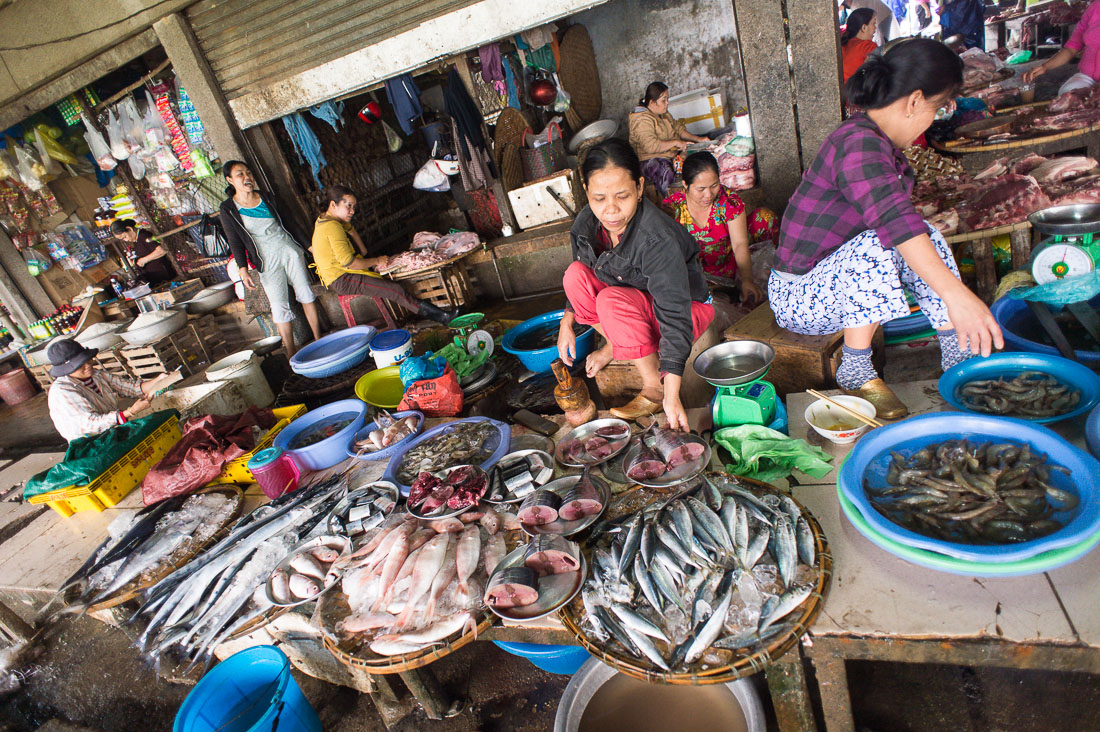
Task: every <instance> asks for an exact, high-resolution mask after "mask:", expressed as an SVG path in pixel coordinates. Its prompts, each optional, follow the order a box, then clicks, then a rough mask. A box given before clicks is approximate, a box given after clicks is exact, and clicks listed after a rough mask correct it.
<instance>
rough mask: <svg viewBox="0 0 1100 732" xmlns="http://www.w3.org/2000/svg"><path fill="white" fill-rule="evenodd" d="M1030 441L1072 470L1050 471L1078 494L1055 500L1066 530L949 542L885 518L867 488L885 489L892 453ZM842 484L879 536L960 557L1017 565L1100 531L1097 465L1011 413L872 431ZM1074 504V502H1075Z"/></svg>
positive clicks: (954, 415)
mask: <svg viewBox="0 0 1100 732" xmlns="http://www.w3.org/2000/svg"><path fill="white" fill-rule="evenodd" d="M960 439H966V440H969V441H970V442H977V443H981V442H995V443H1012V444H1014V445H1020V446H1022V445H1024V444H1027V445H1030V446H1031V449H1032V450H1033V451H1035V452H1040V453H1043V454H1045V455H1046V456H1047V462H1048V463H1050V464H1052V465H1060V466H1062V467H1063V468H1065V469H1066V470H1068V471H1069V473H1068V474H1066V473H1063V472H1061V471H1056V470H1052V471H1051V472H1050V478H1049V481H1048V482H1049V484H1050V485H1051V486H1053V487H1054V488H1055V489H1057V490H1058V491H1065V492H1067V493H1071V494H1073V499H1076V500H1073V499H1071V500H1070V501H1069V502H1068V503H1064V502H1060V501H1055V500H1053V499H1050V503H1051V505H1052V506H1054V507H1055V512H1054V513H1053V515H1052V516H1051V518H1053V519H1054V520H1055V521H1058V522H1059V523H1062V524H1063V526H1062V528H1061V529H1058V530H1057V531H1054V532H1053V533H1051V534H1048V535H1046V536H1043V537H1041V538H1037V539H1030V540H1028V541H1022V542H1017V543H1006V544H967V543H963V542H954V541H945V540H942V539H937V538H934V537H931V536H925V535H924V534H919V533H917V532H915V531H911V530H910V529H907V528H905V527H903V526H901V525H900V524H897V523H895V522H894V521H892V520H891V519H889V518H887V517H886V516H885V515H883V514H882V513H879V511H878V510H877V509H876V508H875V507H874V506H873V505H872V504H871V499H870V496H869V495H868V493H867V487H868V486H871V487H873V489H875V488H877V489H883V488H885V487H886V486H887V485H888V483H887V481H886V471H887V469H888V467H889V465H890V460H891V453H894V452H896V453H900V454H901V455H902V456H904V457H909V456H910V455H912V454H913V453H915V452H917V451H918V450H920V449H922V448H924V447H927V446H928V445H931V444H934V443H940V442H943V441H945V440H960ZM837 486H838V487H839V488H840V490H841V491H842V492H843V493H844V496H845V497H846V498H847V499H848V500H849V501H851V502H852V504H853V505H855V506H856V508H858V509H859V512H860V514H862V515H863V517H864V518H865V519H867V522H868V523H870V524H871V525H872V526H873V527H874V528H875V529H876V530H877V531H878V532H879V533H881V534H883V535H884V536H886V537H888V538H890V539H893V540H895V541H897V542H900V543H902V544H905V545H907V546H911V547H916V548H918V549H926V550H928V551H932V552H938V553H940V554H945V555H947V556H950V557H956V558H958V559H966V560H970V561H975V562H988V563H991V564H997V563H1003V562H1013V561H1019V560H1023V559H1027V558H1029V557H1032V556H1035V555H1037V554H1040V553H1042V552H1046V551H1050V550H1052V549H1060V548H1063V547H1069V546H1073V545H1074V544H1077V543H1079V542H1082V541H1084V540H1085V539H1087V538H1088V537H1090V536H1092V535H1094V534H1096V533H1097V531H1100V462H1098V461H1097V460H1096V458H1094V457H1092V456H1091V455H1089V454H1088V453H1086V452H1085V451H1084V450H1081V449H1080V448H1077V447H1074V446H1073V445H1071V444H1070V443H1068V442H1066V440H1064V439H1063V438H1062V437H1060V436H1059V435H1057V434H1055V433H1054V432H1052V431H1051V430H1050V429H1048V428H1046V427H1043V426H1042V425H1037V424H1033V423H1031V422H1025V421H1023V420H1021V419H1010V418H1008V417H989V416H984V415H978V414H966V413H959V412H936V413H933V414H923V415H920V416H917V417H910V418H909V419H906V420H903V421H901V422H898V423H896V424H891V425H887V426H885V427H879V428H877V429H874V430H871V431H870V432H868V433H867V434H865V435H864V436H863V438H862V439H860V441H859V442H858V443H857V444H856V446H855V449H853V450H852V452H851V453H850V454H849V456H848V459H847V460H846V461H845V463H844V465H843V466H842V467H841V468H840V472H839V473H838V474H837ZM1073 503H1076V505H1072V504H1073Z"/></svg>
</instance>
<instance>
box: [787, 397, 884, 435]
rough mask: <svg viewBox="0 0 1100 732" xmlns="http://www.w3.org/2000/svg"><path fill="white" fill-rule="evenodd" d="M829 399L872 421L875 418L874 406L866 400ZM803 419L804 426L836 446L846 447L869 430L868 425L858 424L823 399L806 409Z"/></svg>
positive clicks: (855, 420) (848, 398)
mask: <svg viewBox="0 0 1100 732" xmlns="http://www.w3.org/2000/svg"><path fill="white" fill-rule="evenodd" d="M829 398H830V399H832V400H833V401H835V402H837V403H838V404H843V405H844V406H846V407H849V408H850V409H853V410H855V411H857V412H859V413H860V414H864V415H867V416H868V417H870V418H872V419H874V417H875V414H876V411H875V405H874V404H871V402H869V401H867V400H866V399H860V398H859V397H855V396H847V395H846V394H841V395H838V396H834V397H829ZM804 417H805V419H806V424H808V425H810V426H811V427H813V428H814V430H816V431H817V433H818V434H819V435H821V436H822V437H824V438H826V439H827V440H829V441H830V442H833V443H835V444H837V445H847V444H850V443H852V442H855V441H856V440H857V439H859V436H860V435H862V434H863V433H864V432H866V431H867V430H869V429H871V426H870V425H868V424H864V423H863V422H860V421H859V420H858V419H856V418H855V417H853V416H852V415H850V414H848V413H847V412H845V411H844V410H843V409H837V408H836V407H834V406H833V405H832V404H829V402H827V401H825V400H824V399H818V400H817V401H815V402H813V403H812V404H810V406H808V407H806V413H805V415H804Z"/></svg>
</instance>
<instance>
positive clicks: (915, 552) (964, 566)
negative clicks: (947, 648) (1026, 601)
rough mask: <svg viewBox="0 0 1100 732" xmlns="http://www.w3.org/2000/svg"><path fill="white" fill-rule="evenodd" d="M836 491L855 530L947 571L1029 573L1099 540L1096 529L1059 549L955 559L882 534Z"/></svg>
mask: <svg viewBox="0 0 1100 732" xmlns="http://www.w3.org/2000/svg"><path fill="white" fill-rule="evenodd" d="M836 495H837V498H838V499H839V500H840V508H841V510H842V511H843V512H844V515H845V516H846V517H847V519H848V520H849V521H851V522H852V525H853V526H855V527H856V531H858V532H859V533H861V534H863V536H865V537H866V538H867V539H868V541H870V542H871V543H872V544H875V545H876V546H878V547H879V548H880V549H883V550H885V551H887V552H889V553H891V554H893V555H894V556H896V557H899V558H901V559H904V560H906V561H909V562H912V563H913V564H916V565H919V566H921V567H926V568H928V569H936V570H939V571H941V572H949V573H951V574H961V575H964V576H966V577H1023V576H1025V575H1029V574H1039V573H1040V572H1047V571H1049V570H1051V569H1055V568H1057V567H1061V566H1064V565H1066V564H1069V563H1070V562H1074V561H1077V560H1078V559H1080V558H1081V557H1083V556H1084V555H1086V554H1088V553H1089V551H1091V550H1092V549H1093V548H1094V547H1095V546H1096V545H1097V544H1100V532H1097V533H1095V534H1093V535H1092V536H1090V537H1088V538H1086V539H1085V540H1084V541H1081V542H1080V543H1078V544H1074V545H1072V546H1067V547H1062V548H1061V549H1052V550H1051V551H1048V552H1043V553H1042V554H1036V555H1035V556H1033V557H1028V558H1027V559H1021V560H1019V561H1015V562H1003V563H996V564H987V563H984V562H974V561H970V560H966V559H956V558H955V557H949V556H947V555H945V554H937V553H936V552H930V551H928V550H926V549H917V548H915V547H911V546H906V545H905V544H901V543H899V542H897V541H894V540H893V539H890V538H888V537H886V536H883V535H882V534H880V533H879V532H878V531H877V530H876V529H875V528H874V527H872V526H871V524H869V523H868V522H867V519H865V518H863V514H861V513H860V512H859V509H858V508H856V507H855V505H854V504H853V503H852V502H851V501H849V500H848V499H847V498H845V497H844V493H843V492H842V491H841V490H840V488H839V487H837V491H836Z"/></svg>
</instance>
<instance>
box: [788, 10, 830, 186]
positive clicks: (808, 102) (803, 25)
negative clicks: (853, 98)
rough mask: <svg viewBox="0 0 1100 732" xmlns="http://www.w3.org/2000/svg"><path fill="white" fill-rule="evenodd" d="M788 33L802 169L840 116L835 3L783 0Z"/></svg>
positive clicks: (808, 164) (807, 165) (808, 163)
mask: <svg viewBox="0 0 1100 732" xmlns="http://www.w3.org/2000/svg"><path fill="white" fill-rule="evenodd" d="M786 2H787V20H788V27H789V28H790V36H791V80H792V83H793V86H794V101H795V106H796V108H797V110H798V139H799V149H800V151H801V153H802V168H803V170H805V169H806V168H808V167H809V166H810V163H812V162H813V159H814V158H815V157H817V151H818V150H820V149H821V143H823V142H825V138H826V137H828V136H829V133H831V132H832V131H833V130H834V129H836V126H837V125H838V124H840V120H841V95H840V82H841V79H842V78H843V77H842V74H841V63H840V28H839V26H838V24H837V17H836V4H835V3H832V2H821V0H786Z"/></svg>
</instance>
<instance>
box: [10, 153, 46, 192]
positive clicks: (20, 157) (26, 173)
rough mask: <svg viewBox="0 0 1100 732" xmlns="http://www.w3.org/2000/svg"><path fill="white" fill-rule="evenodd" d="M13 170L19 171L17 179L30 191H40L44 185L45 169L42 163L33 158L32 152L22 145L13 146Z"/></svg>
mask: <svg viewBox="0 0 1100 732" xmlns="http://www.w3.org/2000/svg"><path fill="white" fill-rule="evenodd" d="M15 170H16V172H18V173H19V180H21V181H22V182H23V185H25V186H26V187H27V188H30V189H31V190H32V191H40V190H42V189H43V188H45V187H46V181H45V180H43V178H45V176H46V169H45V168H44V167H43V166H42V163H40V162H38V161H37V160H35V157H34V153H32V152H31V151H30V150H28V149H26V148H25V147H22V146H21V145H16V146H15Z"/></svg>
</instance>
